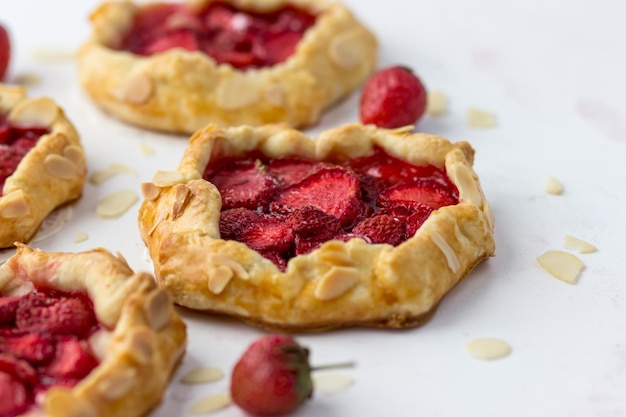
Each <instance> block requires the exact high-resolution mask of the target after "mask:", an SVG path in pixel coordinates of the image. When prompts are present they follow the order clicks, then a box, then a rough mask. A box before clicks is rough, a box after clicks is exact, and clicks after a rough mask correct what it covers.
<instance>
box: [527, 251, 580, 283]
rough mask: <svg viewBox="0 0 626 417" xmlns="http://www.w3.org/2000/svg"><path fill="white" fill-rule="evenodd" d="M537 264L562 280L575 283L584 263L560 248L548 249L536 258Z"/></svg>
mask: <svg viewBox="0 0 626 417" xmlns="http://www.w3.org/2000/svg"><path fill="white" fill-rule="evenodd" d="M537 263H539V266H540V267H541V268H542V269H543V270H544V271H546V272H547V273H549V274H550V275H552V276H554V277H555V278H558V279H560V280H561V281H563V282H567V283H568V284H575V283H576V281H577V280H578V275H579V274H580V271H582V270H583V268H584V267H585V264H583V262H582V261H581V260H580V259H578V258H577V257H576V256H575V255H572V254H571V253H568V252H563V251H560V250H549V251H547V252H545V253H544V254H543V255H541V256H539V257H538V258H537Z"/></svg>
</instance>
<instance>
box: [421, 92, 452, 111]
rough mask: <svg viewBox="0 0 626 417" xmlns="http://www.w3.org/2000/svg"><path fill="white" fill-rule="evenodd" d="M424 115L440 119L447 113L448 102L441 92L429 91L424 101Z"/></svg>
mask: <svg viewBox="0 0 626 417" xmlns="http://www.w3.org/2000/svg"><path fill="white" fill-rule="evenodd" d="M426 103H427V104H426V114H428V115H429V116H431V117H440V116H443V115H444V114H446V112H447V111H448V101H447V99H446V96H445V95H444V94H443V93H442V92H441V91H429V92H428V93H427V99H426Z"/></svg>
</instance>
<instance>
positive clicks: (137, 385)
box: [0, 244, 186, 417]
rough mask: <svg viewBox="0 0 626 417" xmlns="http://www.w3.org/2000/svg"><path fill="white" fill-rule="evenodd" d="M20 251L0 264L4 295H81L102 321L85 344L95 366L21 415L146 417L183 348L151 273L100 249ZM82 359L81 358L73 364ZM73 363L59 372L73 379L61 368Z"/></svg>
mask: <svg viewBox="0 0 626 417" xmlns="http://www.w3.org/2000/svg"><path fill="white" fill-rule="evenodd" d="M17 246H18V247H17V253H16V255H14V256H13V257H12V258H10V259H9V260H8V261H7V262H6V263H5V264H4V265H2V267H0V294H1V295H2V297H18V296H25V295H26V294H31V292H32V291H33V290H34V289H35V290H36V289H39V288H43V289H44V290H45V291H49V290H53V291H59V292H61V294H70V295H71V294H86V295H87V296H88V298H89V299H90V300H91V302H92V303H93V310H94V313H95V317H96V319H97V321H98V322H99V323H100V327H99V328H98V330H96V331H95V333H93V334H91V336H89V339H88V343H89V350H90V351H92V354H93V355H95V357H96V358H97V359H98V361H99V363H98V364H97V366H96V367H95V368H93V369H92V370H91V372H90V373H89V374H88V375H87V376H85V377H84V378H83V379H82V380H80V381H78V383H77V384H76V385H74V386H72V387H69V386H63V385H53V386H51V387H49V388H47V390H46V391H44V392H42V393H39V394H38V395H37V396H36V397H35V403H34V404H32V405H31V406H30V408H29V409H28V411H27V412H26V413H25V414H24V415H28V416H30V415H33V416H34V415H37V416H39V415H46V416H50V417H57V416H58V417H61V416H62V417H78V416H93V417H109V416H111V417H112V416H120V417H121V416H124V417H132V416H141V415H145V414H146V413H147V412H148V411H149V410H151V409H152V408H153V407H154V406H155V405H156V404H157V403H158V402H159V401H160V399H161V396H162V394H163V392H164V390H165V387H166V386H167V383H168V382H169V379H170V375H171V373H172V371H173V369H174V368H175V366H176V365H177V364H178V361H179V359H180V358H181V357H182V355H183V353H184V349H185V346H186V327H185V324H184V323H183V321H182V320H181V319H180V317H179V316H178V314H177V313H176V311H175V310H174V307H173V305H172V302H171V300H170V298H169V296H168V294H167V293H166V292H165V291H164V290H163V289H160V288H157V286H156V285H155V283H154V279H153V277H152V276H151V275H150V274H147V273H134V272H133V271H132V270H131V269H130V267H129V266H128V265H127V263H126V261H125V260H124V259H123V258H122V257H121V256H119V255H118V256H117V257H116V256H113V255H112V254H110V253H109V252H107V251H105V250H104V249H95V250H91V251H86V252H81V253H62V252H56V253H53V252H44V251H41V250H37V249H32V248H30V247H27V246H25V245H22V244H18V245H17ZM31 295H32V294H31ZM36 305H42V304H41V302H40V303H39V304H36ZM44 306H45V305H44ZM31 314H35V313H34V312H32V313H31ZM59 314H62V313H59ZM35 317H37V316H35ZM42 317H43V318H44V319H50V317H51V316H50V315H45V316H42ZM66 320H71V319H69V318H68V319H66ZM18 325H19V318H18ZM63 337H66V338H67V336H63ZM80 343H83V342H80ZM57 349H59V348H57ZM81 361H82V362H83V363H84V362H85V361H86V359H81V360H80V361H79V360H75V361H74V362H75V365H76V366H80V365H81ZM71 364H72V362H71V361H65V362H64V365H63V371H62V372H64V373H65V374H68V375H71V372H72V371H71V369H69V370H68V369H66V368H67V367H69V366H70V365H71ZM5 371H6V370H5ZM40 383H44V382H42V381H40Z"/></svg>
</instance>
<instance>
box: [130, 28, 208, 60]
mask: <svg viewBox="0 0 626 417" xmlns="http://www.w3.org/2000/svg"><path fill="white" fill-rule="evenodd" d="M173 48H182V49H185V50H187V51H197V50H198V49H200V47H199V43H198V39H197V38H196V35H195V33H194V32H193V31H191V30H187V29H179V30H176V31H170V32H168V33H167V34H163V35H162V36H160V37H157V38H156V39H154V40H153V41H152V42H150V43H149V44H148V45H146V46H145V48H144V50H143V51H141V55H152V54H157V53H159V52H164V51H168V50H170V49H173Z"/></svg>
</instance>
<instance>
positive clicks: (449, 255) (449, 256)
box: [430, 230, 461, 273]
mask: <svg viewBox="0 0 626 417" xmlns="http://www.w3.org/2000/svg"><path fill="white" fill-rule="evenodd" d="M430 239H431V240H432V241H433V243H434V244H435V245H437V247H438V248H439V250H440V251H441V253H443V256H445V257H446V260H447V261H448V267H449V268H450V270H451V271H452V272H455V273H456V272H457V271H458V270H459V269H460V268H461V263H460V262H459V258H458V257H457V256H456V253H454V251H453V250H452V248H451V247H450V245H448V242H446V240H445V239H444V238H443V236H441V234H440V233H439V232H438V231H436V230H432V231H431V233H430Z"/></svg>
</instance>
